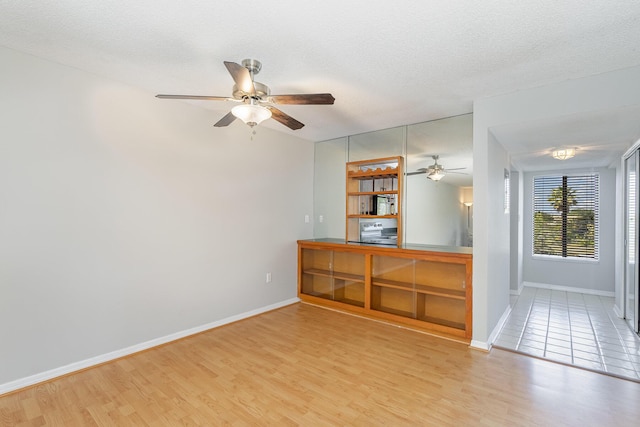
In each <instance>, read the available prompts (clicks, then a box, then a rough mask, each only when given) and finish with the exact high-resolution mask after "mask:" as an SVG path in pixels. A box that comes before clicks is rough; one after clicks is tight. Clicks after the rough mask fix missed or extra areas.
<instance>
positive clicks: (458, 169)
mask: <svg viewBox="0 0 640 427" xmlns="http://www.w3.org/2000/svg"><path fill="white" fill-rule="evenodd" d="M462 169H466V168H451V169H449V168H445V169H444V170H446V171H447V172H449V171H460V170H462Z"/></svg>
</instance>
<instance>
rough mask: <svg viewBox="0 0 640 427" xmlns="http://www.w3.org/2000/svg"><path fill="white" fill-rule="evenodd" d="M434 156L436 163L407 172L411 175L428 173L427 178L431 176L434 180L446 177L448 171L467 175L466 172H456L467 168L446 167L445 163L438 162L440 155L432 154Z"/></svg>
mask: <svg viewBox="0 0 640 427" xmlns="http://www.w3.org/2000/svg"><path fill="white" fill-rule="evenodd" d="M431 157H432V158H433V161H434V163H433V164H432V165H430V166H429V167H427V168H420V169H418V170H417V171H415V172H409V173H407V176H409V175H420V174H423V173H425V174H427V178H429V179H430V180H432V181H440V180H441V179H442V178H444V176H445V175H446V174H448V173H458V174H462V175H466V174H465V173H464V172H456V171H459V170H463V169H466V168H453V169H445V167H444V166H443V165H441V164H440V163H438V159H439V158H440V156H439V155H435V156H431Z"/></svg>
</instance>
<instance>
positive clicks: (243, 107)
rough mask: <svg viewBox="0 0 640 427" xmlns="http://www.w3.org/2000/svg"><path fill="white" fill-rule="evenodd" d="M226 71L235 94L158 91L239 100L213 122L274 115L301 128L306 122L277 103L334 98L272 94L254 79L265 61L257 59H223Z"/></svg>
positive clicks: (320, 102)
mask: <svg viewBox="0 0 640 427" xmlns="http://www.w3.org/2000/svg"><path fill="white" fill-rule="evenodd" d="M224 65H225V67H227V71H229V74H231V77H232V78H233V81H234V82H235V85H234V86H233V90H232V96H231V97H224V96H202V95H156V97H157V98H161V99H194V100H201V101H233V102H240V103H241V104H240V105H237V106H235V107H233V108H232V109H231V111H230V112H229V113H227V115H225V116H224V117H223V118H221V119H220V120H219V121H218V122H217V123H216V124H215V125H214V126H215V127H223V126H229V125H230V124H231V123H233V122H234V121H235V119H236V118H238V119H240V120H242V121H243V122H244V123H246V124H247V125H249V126H250V127H254V126H256V125H259V124H260V123H261V122H263V121H265V120H267V119H270V118H273V119H274V120H276V121H278V122H280V123H282V124H283V125H285V126H286V127H288V128H289V129H292V130H297V129H301V128H302V127H303V126H304V123H302V122H299V121H298V120H296V119H294V118H293V117H291V116H289V115H288V114H285V113H283V112H282V111H280V110H279V109H277V108H276V107H275V106H274V105H275V104H297V105H332V104H333V102H334V101H335V98H334V97H333V95H331V94H330V93H308V94H293V95H271V91H270V89H269V87H268V86H267V85H265V84H262V83H260V82H256V81H254V80H253V77H254V76H255V75H256V74H258V73H259V72H260V70H261V69H262V64H261V63H260V61H258V60H256V59H245V60H243V61H242V65H240V64H236V63H235V62H227V61H224Z"/></svg>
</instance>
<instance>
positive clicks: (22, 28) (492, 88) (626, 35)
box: [0, 0, 640, 151]
mask: <svg viewBox="0 0 640 427" xmlns="http://www.w3.org/2000/svg"><path fill="white" fill-rule="evenodd" d="M0 45H3V46H6V47H9V48H13V49H16V50H19V51H23V52H27V53H30V54H33V55H35V56H39V57H42V58H46V59H50V60H52V61H55V62H58V63H62V64H65V65H69V66H72V67H76V68H79V69H83V70H86V71H89V72H92V73H95V74H97V75H101V76H105V77H108V78H111V79H115V80H118V81H121V82H124V83H127V84H130V85H133V86H137V87H139V88H142V89H144V90H147V91H149V93H150V94H156V93H179V94H201V95H221V96H228V95H230V93H231V87H232V80H231V78H230V76H229V74H228V73H227V70H226V69H225V67H224V66H223V63H222V61H225V60H226V61H234V62H238V63H239V62H241V61H242V59H244V58H255V59H258V60H260V61H261V62H262V63H263V68H262V71H261V72H260V74H259V75H258V76H257V79H256V80H258V81H260V82H263V83H265V84H267V85H269V87H270V88H271V90H272V92H273V93H308V92H331V93H332V94H333V95H334V96H335V98H336V103H335V105H333V106H295V105H289V106H282V110H283V111H285V112H286V113H288V114H290V115H292V116H293V117H295V118H296V119H298V120H300V121H302V122H303V123H305V124H306V126H305V127H304V128H303V129H301V130H299V131H295V132H293V131H290V130H288V129H287V128H285V127H283V126H282V125H280V124H279V123H277V122H274V121H273V120H271V121H269V123H268V124H266V126H268V127H271V128H273V129H277V130H280V131H282V132H289V133H295V134H296V135H298V136H300V137H302V138H305V139H308V140H313V141H320V140H326V139H331V138H335V137H340V136H345V135H352V134H357V133H361V132H366V131H371V130H375V129H383V128H388V127H393V126H398V125H403V124H410V123H417V122H422V121H426V120H430V119H435V118H441V117H447V116H452V115H457V114H462V113H467V112H470V111H471V110H472V101H473V100H474V99H478V98H482V97H488V96H493V95H498V94H504V93H509V92H513V91H516V90H519V89H523V88H530V87H535V86H540V85H544V84H548V83H552V82H558V81H563V80H567V79H572V78H579V77H583V76H588V75H593V74H597V73H602V72H606V71H611V70H615V69H620V68H626V67H630V66H635V65H638V64H640V49H639V48H638V46H640V1H637V0H629V1H617V0H590V1H588V2H585V1H582V0H535V1H532V0H529V1H517V2H516V1H507V0H504V1H497V0H487V1H477V0H461V1H455V2H452V1H450V0H425V1H381V0H378V1H371V0H369V1H349V2H346V1H342V0H341V1H338V0H326V1H322V2H300V1H293V0H280V1H265V0H260V1H255V0H245V1H243V2H221V1H218V2H214V1H202V0H201V1H196V0H186V1H168V0H136V1H124V0H120V1H116V0H101V1H95V2H87V1H86V0H58V1H55V2H43V1H36V0H33V1H29V0H23V1H7V0H0ZM158 102H183V101H167V100H158ZM199 102H200V105H203V106H204V107H205V108H209V109H211V111H212V112H211V123H212V124H213V123H215V122H216V121H217V120H218V119H219V118H221V117H222V116H223V115H224V114H226V113H227V112H228V111H229V108H230V106H229V105H228V103H225V102H202V101H199ZM233 125H240V124H237V123H234V124H233ZM545 126H546V125H545ZM554 126H555V129H559V128H561V127H562V126H560V125H559V124H555V125H554ZM547 128H550V127H549V126H547ZM513 131H514V130H513V129H507V130H505V132H513ZM533 149H534V150H538V151H539V150H540V147H534V148H533Z"/></svg>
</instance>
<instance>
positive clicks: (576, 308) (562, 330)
mask: <svg viewBox="0 0 640 427" xmlns="http://www.w3.org/2000/svg"><path fill="white" fill-rule="evenodd" d="M613 304H614V300H613V298H610V297H602V296H597V295H588V294H581V293H577V292H564V291H556V290H549V289H541V288H532V287H525V288H523V290H522V292H521V294H520V295H519V296H517V297H513V298H512V301H511V306H512V307H511V314H510V315H509V318H508V319H507V321H506V322H505V325H504V327H503V328H502V331H501V332H500V335H498V339H497V340H496V342H495V343H494V346H495V347H497V348H503V349H506V350H512V351H517V352H520V353H525V354H529V355H532V356H536V357H541V358H544V359H550V360H553V361H557V362H561V363H566V364H571V365H575V366H578V367H581V368H585V369H589V370H595V371H600V372H606V373H608V374H611V375H615V376H620V377H624V378H628V379H632V380H635V381H640V337H638V335H636V334H634V333H633V332H632V330H631V328H629V326H628V325H627V323H626V322H625V321H624V320H623V319H620V318H618V317H617V316H616V314H615V312H614V311H613Z"/></svg>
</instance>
